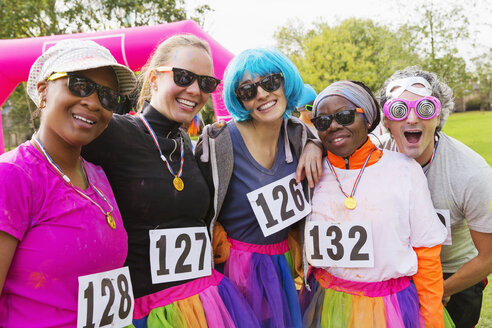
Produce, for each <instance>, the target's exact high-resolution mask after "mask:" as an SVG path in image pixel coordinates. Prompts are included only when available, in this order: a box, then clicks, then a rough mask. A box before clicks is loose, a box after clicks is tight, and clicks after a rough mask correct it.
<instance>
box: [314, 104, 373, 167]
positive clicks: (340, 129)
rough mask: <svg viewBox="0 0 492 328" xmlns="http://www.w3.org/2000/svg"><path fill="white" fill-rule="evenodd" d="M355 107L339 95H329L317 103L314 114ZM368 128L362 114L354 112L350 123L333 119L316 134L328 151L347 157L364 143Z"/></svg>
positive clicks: (327, 113) (335, 111) (332, 112)
mask: <svg viewBox="0 0 492 328" xmlns="http://www.w3.org/2000/svg"><path fill="white" fill-rule="evenodd" d="M356 107H357V106H355V105H354V104H352V103H351V102H350V101H348V100H347V99H345V98H343V97H341V96H330V97H327V98H326V99H324V100H323V101H322V102H321V103H320V104H319V105H318V107H317V111H316V116H320V115H333V114H335V113H338V112H341V111H343V110H346V109H354V108H356ZM368 129H369V123H367V122H366V121H365V120H364V115H363V114H361V113H356V114H355V120H354V122H353V123H352V124H349V125H346V126H344V125H341V124H339V123H338V122H337V121H336V120H333V121H332V122H331V124H330V127H329V128H328V129H326V130H325V131H318V135H319V138H320V139H321V141H322V142H323V146H324V147H325V149H327V150H328V151H329V152H330V153H332V154H335V155H337V156H341V157H347V156H350V155H352V154H353V153H354V152H355V150H356V149H358V148H359V147H360V146H362V145H363V144H364V142H365V141H366V140H367V134H368Z"/></svg>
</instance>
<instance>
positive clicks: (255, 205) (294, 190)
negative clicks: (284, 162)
mask: <svg viewBox="0 0 492 328" xmlns="http://www.w3.org/2000/svg"><path fill="white" fill-rule="evenodd" d="M246 196H247V197H248V200H249V203H250V205H251V208H252V209H253V212H254V213H255V216H256V220H258V225H259V226H260V228H261V231H262V232H263V235H264V236H265V237H266V236H270V235H271V234H274V233H276V232H278V231H280V230H282V229H285V228H287V227H288V226H290V225H292V224H294V223H296V222H297V221H299V220H301V219H302V218H304V217H305V216H306V215H308V214H309V212H311V205H310V204H309V202H308V201H307V199H306V197H305V196H304V192H303V190H302V185H301V184H300V183H296V173H295V172H294V173H292V174H290V175H288V176H286V177H284V178H282V179H279V180H277V181H275V182H272V183H270V184H267V185H265V186H263V187H261V188H258V189H256V190H253V191H251V192H249V193H248V194H247V195H246Z"/></svg>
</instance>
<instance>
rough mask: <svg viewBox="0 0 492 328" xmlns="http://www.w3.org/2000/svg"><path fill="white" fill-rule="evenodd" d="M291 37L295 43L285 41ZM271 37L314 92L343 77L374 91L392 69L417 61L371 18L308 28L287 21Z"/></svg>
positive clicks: (391, 33)
mask: <svg viewBox="0 0 492 328" xmlns="http://www.w3.org/2000/svg"><path fill="white" fill-rule="evenodd" d="M291 37H292V39H294V40H295V41H294V42H293V43H294V45H295V46H293V45H292V44H289V42H288V40H289V39H290V38H291ZM275 38H276V40H277V47H279V48H280V49H281V50H282V51H284V52H285V53H287V54H288V55H289V57H290V58H291V59H292V61H293V62H294V64H296V66H297V67H298V69H299V71H300V73H301V75H302V77H303V79H304V81H305V82H306V83H309V84H311V85H312V86H313V87H314V88H315V89H316V90H317V91H318V92H319V91H321V90H322V89H323V88H325V87H326V86H328V85H329V84H330V83H332V82H334V81H337V80H344V79H351V80H360V81H362V82H364V83H365V84H366V85H367V86H369V87H370V88H371V89H372V90H374V91H376V90H378V89H379V88H380V87H381V85H382V84H383V82H384V81H385V79H386V78H388V77H389V76H390V75H391V74H392V73H393V72H394V71H395V70H396V69H402V68H404V67H405V66H408V65H409V64H411V63H415V62H417V63H418V62H419V61H420V60H419V57H418V56H417V55H415V54H414V53H413V52H412V51H410V50H407V49H406V48H404V47H403V46H402V45H401V40H400V39H399V37H398V35H397V34H395V33H393V32H391V31H390V30H389V29H388V28H387V27H384V26H380V25H378V24H376V23H374V22H373V21H371V20H362V19H355V18H350V19H347V20H344V21H342V22H341V23H339V24H338V25H336V26H334V27H330V26H329V25H328V24H327V23H324V22H321V23H318V24H316V25H315V26H314V28H313V29H311V30H308V31H306V30H305V29H304V28H303V26H295V24H293V23H290V25H289V26H287V27H283V28H280V29H279V30H278V31H277V33H276V34H275Z"/></svg>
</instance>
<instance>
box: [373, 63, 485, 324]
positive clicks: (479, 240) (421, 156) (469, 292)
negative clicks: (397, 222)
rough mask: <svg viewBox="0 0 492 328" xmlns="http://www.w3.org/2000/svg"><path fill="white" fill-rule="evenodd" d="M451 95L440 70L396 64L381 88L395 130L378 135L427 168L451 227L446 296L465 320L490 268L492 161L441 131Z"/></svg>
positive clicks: (470, 318) (471, 317)
mask: <svg viewBox="0 0 492 328" xmlns="http://www.w3.org/2000/svg"><path fill="white" fill-rule="evenodd" d="M452 95H453V92H452V90H451V88H449V86H447V85H446V84H445V83H443V82H442V81H440V80H439V79H438V77H437V76H436V74H434V73H431V72H426V71H423V70H422V69H421V68H420V67H418V66H412V67H407V68H405V69H404V70H402V71H397V72H395V73H394V74H393V75H392V76H391V77H390V78H389V79H388V80H387V81H386V82H385V83H384V85H383V88H382V89H381V92H380V103H381V107H382V108H383V115H384V116H383V120H384V126H385V127H386V128H387V129H388V130H389V134H386V135H384V136H383V137H379V140H375V143H376V144H377V143H378V141H379V146H381V147H382V148H386V149H391V150H396V151H399V152H402V153H404V154H406V155H408V156H409V157H412V158H414V159H415V160H416V161H417V162H418V163H419V164H420V165H421V166H422V169H423V170H424V173H425V174H426V176H427V180H428V184H429V189H430V192H431V197H432V201H433V204H434V207H435V208H436V211H437V212H438V214H439V217H440V218H441V220H442V221H443V222H445V224H446V227H447V228H448V238H447V240H446V241H445V242H444V244H443V247H442V251H441V262H442V269H443V274H444V279H445V280H444V298H443V303H444V304H445V305H446V309H447V310H448V312H449V314H450V315H451V318H452V319H453V321H454V323H455V324H456V326H457V327H460V328H461V327H473V326H475V324H476V323H477V322H478V320H479V318H480V309H481V306H482V291H483V289H484V287H485V285H486V283H487V275H489V274H490V273H491V272H492V169H491V167H490V166H489V165H488V164H487V162H486V161H485V160H484V159H483V158H482V157H481V156H480V155H479V154H477V153H476V152H475V151H473V150H472V149H470V148H469V147H467V146H465V145H464V144H463V143H461V142H460V141H458V140H456V139H454V138H451V137H449V136H447V135H446V134H445V133H443V132H442V131H441V130H442V128H443V126H444V124H445V122H446V119H447V117H448V115H449V114H450V112H452V111H453V109H454V102H453V99H452Z"/></svg>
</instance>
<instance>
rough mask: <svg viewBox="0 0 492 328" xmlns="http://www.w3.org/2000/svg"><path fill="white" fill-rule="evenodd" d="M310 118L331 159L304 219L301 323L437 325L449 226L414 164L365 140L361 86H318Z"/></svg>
mask: <svg viewBox="0 0 492 328" xmlns="http://www.w3.org/2000/svg"><path fill="white" fill-rule="evenodd" d="M313 116H314V118H313V119H312V121H313V123H314V126H315V127H316V129H317V130H318V135H319V137H320V139H321V141H322V142H323V146H324V148H325V149H327V150H328V154H327V155H328V156H327V158H326V160H325V161H324V162H323V170H322V171H323V173H322V175H321V177H320V180H319V182H318V184H317V186H316V188H315V189H314V195H313V198H312V205H311V213H312V214H311V216H310V217H308V221H307V222H306V230H305V246H306V248H305V253H306V257H307V260H308V262H309V263H310V264H311V265H312V267H313V270H310V272H311V273H312V274H311V275H310V276H309V277H308V284H309V285H310V287H311V288H310V289H309V290H310V291H308V289H307V288H306V289H304V290H303V291H302V292H301V295H300V300H301V308H303V309H306V310H305V311H304V313H303V326H304V327H312V326H321V327H335V326H336V327H385V326H387V323H391V324H392V325H393V324H394V325H397V326H399V327H418V326H419V325H420V323H419V322H420V321H419V320H420V318H421V317H422V316H423V318H424V320H425V324H426V326H427V327H444V319H443V309H442V304H441V297H442V273H441V271H440V261H439V253H440V250H441V245H440V244H441V243H442V242H443V241H444V239H445V238H446V229H445V228H444V226H443V225H442V224H441V222H440V220H439V218H438V216H437V215H436V212H435V210H434V207H433V205H432V201H431V198H430V194H429V190H428V189H427V182H426V179H425V176H424V174H423V172H422V170H421V168H420V166H419V165H418V164H417V163H416V162H415V161H413V160H411V159H409V158H408V157H406V156H404V155H402V154H399V153H396V152H392V151H386V150H385V151H384V153H383V151H382V150H380V149H378V148H376V146H375V145H374V144H373V143H372V141H371V140H370V139H369V138H368V133H369V131H372V129H374V127H376V126H377V124H378V123H379V120H380V114H379V110H378V106H377V103H376V101H375V98H374V96H373V94H372V93H371V91H370V90H369V88H367V87H366V86H365V85H364V84H363V83H361V82H356V81H339V82H335V83H333V84H331V85H330V86H328V87H327V88H325V89H324V90H323V91H322V92H321V93H320V94H319V95H318V96H317V97H316V100H315V101H314V111H313ZM383 155H384V156H383ZM354 238H355V239H356V240H354ZM354 243H355V246H354ZM424 258H425V262H424ZM417 268H418V270H417ZM412 281H413V283H411V282H412ZM390 286H391V287H390ZM375 290H377V291H378V292H373V291H375ZM355 295H356V296H355ZM325 300H326V302H325ZM394 300H398V301H394ZM346 304H351V305H350V306H346ZM320 305H321V309H320ZM376 308H379V309H381V310H380V311H379V310H378V311H375V310H374V309H376Z"/></svg>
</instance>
